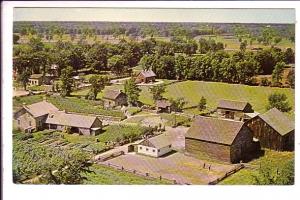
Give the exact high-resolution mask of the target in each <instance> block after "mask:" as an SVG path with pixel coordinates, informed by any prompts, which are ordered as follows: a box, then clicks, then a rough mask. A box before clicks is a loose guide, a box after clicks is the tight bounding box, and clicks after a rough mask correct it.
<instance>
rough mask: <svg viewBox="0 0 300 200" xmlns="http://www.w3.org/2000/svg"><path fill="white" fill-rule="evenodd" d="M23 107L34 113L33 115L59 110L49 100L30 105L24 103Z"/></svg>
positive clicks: (38, 115)
mask: <svg viewBox="0 0 300 200" xmlns="http://www.w3.org/2000/svg"><path fill="white" fill-rule="evenodd" d="M22 109H25V110H26V111H27V112H29V113H30V114H31V115H33V117H40V116H43V115H46V114H48V113H50V112H54V111H58V108H56V107H55V106H54V105H53V104H51V103H49V102H47V101H41V102H38V103H34V104H31V105H28V106H27V105H24V106H23V108H22Z"/></svg>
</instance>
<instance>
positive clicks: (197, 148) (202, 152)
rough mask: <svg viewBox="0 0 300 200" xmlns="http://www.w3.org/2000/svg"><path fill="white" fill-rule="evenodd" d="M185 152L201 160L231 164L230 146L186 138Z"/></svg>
mask: <svg viewBox="0 0 300 200" xmlns="http://www.w3.org/2000/svg"><path fill="white" fill-rule="evenodd" d="M185 150H186V152H187V153H189V154H191V155H192V156H194V157H196V158H200V159H205V158H207V157H209V158H212V159H217V160H221V161H225V162H230V146H229V145H224V144H218V143H212V142H208V141H203V140H197V139H193V138H185Z"/></svg>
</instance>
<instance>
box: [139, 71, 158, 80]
mask: <svg viewBox="0 0 300 200" xmlns="http://www.w3.org/2000/svg"><path fill="white" fill-rule="evenodd" d="M140 73H141V74H142V75H143V76H144V77H147V78H148V77H153V76H156V74H155V73H154V72H153V71H152V70H146V71H145V70H143V71H141V72H140Z"/></svg>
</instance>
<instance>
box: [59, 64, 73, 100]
mask: <svg viewBox="0 0 300 200" xmlns="http://www.w3.org/2000/svg"><path fill="white" fill-rule="evenodd" d="M72 72H73V68H72V67H71V66H68V67H66V68H65V69H63V70H62V71H61V75H60V80H61V95H62V96H63V97H65V96H70V94H71V92H72V87H73V84H74V81H73V78H72Z"/></svg>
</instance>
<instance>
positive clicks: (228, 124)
mask: <svg viewBox="0 0 300 200" xmlns="http://www.w3.org/2000/svg"><path fill="white" fill-rule="evenodd" d="M243 125H244V123H243V122H240V121H233V120H228V119H220V118H213V117H202V116H197V117H196V118H195V120H194V122H193V124H192V126H191V128H190V129H189V130H188V132H187V134H186V136H185V137H187V138H194V139H199V140H204V141H209V142H215V143H220V144H227V145H231V144H232V143H233V141H234V139H235V137H236V136H237V135H238V133H239V132H240V130H241V128H242V127H243Z"/></svg>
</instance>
